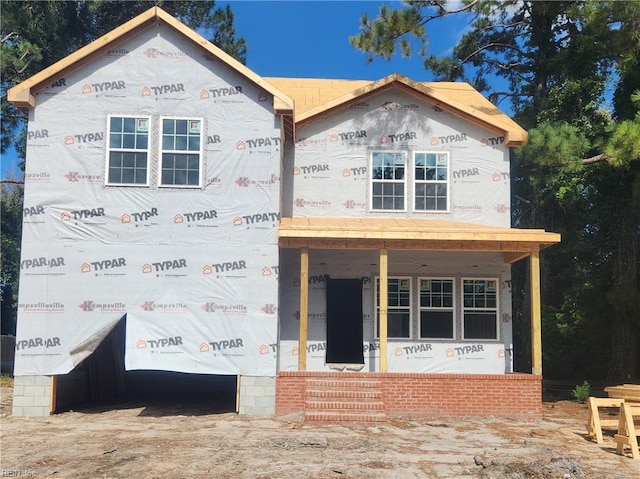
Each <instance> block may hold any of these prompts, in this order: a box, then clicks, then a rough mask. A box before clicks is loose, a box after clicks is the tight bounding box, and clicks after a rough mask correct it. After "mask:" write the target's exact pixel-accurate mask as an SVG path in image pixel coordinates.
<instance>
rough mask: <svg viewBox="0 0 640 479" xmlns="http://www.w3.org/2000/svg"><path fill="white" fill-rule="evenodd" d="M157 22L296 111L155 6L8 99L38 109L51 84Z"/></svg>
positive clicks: (287, 110) (280, 108)
mask: <svg viewBox="0 0 640 479" xmlns="http://www.w3.org/2000/svg"><path fill="white" fill-rule="evenodd" d="M157 23H164V24H166V25H168V26H169V27H171V28H172V29H173V30H174V31H176V32H178V33H180V34H182V35H183V36H184V37H186V38H187V39H188V40H190V41H191V42H193V43H195V44H196V45H198V46H200V47H201V48H202V49H204V50H205V51H206V52H208V53H209V54H211V55H213V56H215V57H216V58H218V59H219V60H221V61H222V62H223V63H225V64H226V65H227V66H228V67H229V68H231V69H232V70H235V71H236V72H238V73H239V74H240V75H242V76H244V77H245V78H247V79H248V80H250V81H251V82H253V83H255V84H256V85H258V86H260V87H261V88H262V89H263V90H266V91H267V92H269V93H270V94H272V95H273V97H274V112H275V113H276V114H291V113H292V112H293V100H292V99H291V98H289V97H288V96H287V95H286V94H284V93H283V92H281V91H280V90H279V89H278V88H276V87H275V86H274V85H272V84H271V83H268V82H266V81H265V80H264V79H263V78H262V77H260V76H258V75H257V74H256V73H254V72H253V71H251V70H250V69H249V68H247V67H246V66H245V65H243V64H242V63H240V62H239V61H238V60H236V59H235V58H233V57H232V56H230V55H229V54H227V53H225V52H223V51H222V50H221V49H220V48H218V47H216V46H215V45H214V44H213V43H211V42H209V41H208V40H207V39H205V38H204V37H202V36H201V35H199V34H198V33H196V32H195V31H193V30H192V29H190V28H189V27H187V26H186V25H185V24H183V23H182V22H180V21H179V20H177V19H176V18H174V17H172V16H171V15H169V14H168V13H167V12H165V11H164V10H162V9H161V8H159V7H151V8H150V9H148V10H146V11H144V12H142V13H141V14H140V15H138V16H137V17H135V18H133V19H131V20H129V21H128V22H126V23H124V24H122V25H121V26H119V27H117V28H115V29H113V30H111V31H110V32H109V33H107V34H105V35H103V36H101V37H100V38H98V39H96V40H94V41H93V42H91V43H89V44H88V45H85V46H84V47H82V48H80V49H79V50H77V51H75V52H74V53H72V54H70V55H68V56H66V57H64V58H63V59H61V60H60V61H58V62H56V63H54V64H53V65H51V66H49V67H47V68H45V69H44V70H42V71H41V72H39V73H37V74H35V75H33V76H32V77H30V78H28V79H27V80H25V81H23V82H22V83H20V84H18V85H16V86H14V87H13V88H11V89H10V90H9V92H8V96H7V98H8V100H9V101H10V102H11V103H13V104H14V105H15V106H16V107H18V108H25V109H28V108H32V107H34V106H35V98H34V95H35V94H36V93H38V92H39V91H41V90H43V89H45V88H46V87H47V86H48V85H49V84H51V83H53V82H54V81H56V80H57V79H59V78H61V77H64V76H65V75H67V74H69V73H70V72H72V71H74V70H77V69H78V68H80V67H82V66H84V65H86V64H88V63H90V62H91V61H92V60H93V59H95V58H96V57H99V56H101V55H102V54H104V53H106V52H107V51H109V50H112V49H114V48H116V47H117V46H118V45H121V44H122V43H124V42H126V41H127V40H129V39H130V38H132V37H135V36H136V35H137V34H138V33H140V32H141V31H143V30H145V29H147V28H149V27H150V26H152V25H155V24H157Z"/></svg>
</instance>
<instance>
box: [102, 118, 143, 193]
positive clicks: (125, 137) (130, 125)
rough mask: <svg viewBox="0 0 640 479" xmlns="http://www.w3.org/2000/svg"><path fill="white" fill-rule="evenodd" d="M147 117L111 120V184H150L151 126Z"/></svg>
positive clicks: (108, 165)
mask: <svg viewBox="0 0 640 479" xmlns="http://www.w3.org/2000/svg"><path fill="white" fill-rule="evenodd" d="M150 122H151V119H150V118H149V117H147V116H138V117H133V116H131V117H129V116H110V117H109V131H108V133H107V138H108V139H109V143H108V145H109V146H108V148H107V172H106V173H107V174H106V176H107V184H108V185H123V186H126V185H134V186H140V185H143V186H146V185H148V184H149V124H150Z"/></svg>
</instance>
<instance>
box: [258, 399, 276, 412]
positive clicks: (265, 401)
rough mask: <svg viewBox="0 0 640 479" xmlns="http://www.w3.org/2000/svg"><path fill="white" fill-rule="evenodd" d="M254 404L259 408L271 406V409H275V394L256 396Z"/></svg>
mask: <svg viewBox="0 0 640 479" xmlns="http://www.w3.org/2000/svg"><path fill="white" fill-rule="evenodd" d="M256 406H258V407H261V408H269V407H271V408H272V409H274V410H275V407H276V398H275V396H271V397H269V396H262V397H257V398H256Z"/></svg>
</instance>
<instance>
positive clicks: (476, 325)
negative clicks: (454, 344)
mask: <svg viewBox="0 0 640 479" xmlns="http://www.w3.org/2000/svg"><path fill="white" fill-rule="evenodd" d="M496 284H497V281H496V280H493V279H492V280H486V279H465V280H464V281H463V283H462V291H463V300H462V306H463V327H464V338H465V339H498V291H497V287H496Z"/></svg>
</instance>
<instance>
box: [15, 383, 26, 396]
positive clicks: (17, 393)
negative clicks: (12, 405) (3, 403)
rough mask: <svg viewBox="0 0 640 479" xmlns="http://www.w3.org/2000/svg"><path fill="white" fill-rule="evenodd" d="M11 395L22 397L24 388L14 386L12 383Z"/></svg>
mask: <svg viewBox="0 0 640 479" xmlns="http://www.w3.org/2000/svg"><path fill="white" fill-rule="evenodd" d="M13 395H14V396H23V395H24V386H22V385H20V386H16V385H15V383H13Z"/></svg>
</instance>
